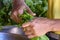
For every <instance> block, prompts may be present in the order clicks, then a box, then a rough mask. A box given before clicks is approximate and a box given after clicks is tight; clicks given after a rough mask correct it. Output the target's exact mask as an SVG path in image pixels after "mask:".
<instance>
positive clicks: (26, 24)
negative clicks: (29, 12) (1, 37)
mask: <svg viewBox="0 0 60 40" xmlns="http://www.w3.org/2000/svg"><path fill="white" fill-rule="evenodd" d="M30 24H31V22H27V23H24V24H23V25H22V27H23V28H24V27H27V26H29V25H30Z"/></svg>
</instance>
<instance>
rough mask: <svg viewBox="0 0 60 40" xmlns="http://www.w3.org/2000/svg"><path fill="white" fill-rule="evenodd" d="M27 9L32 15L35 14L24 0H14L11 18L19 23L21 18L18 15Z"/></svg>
mask: <svg viewBox="0 0 60 40" xmlns="http://www.w3.org/2000/svg"><path fill="white" fill-rule="evenodd" d="M25 9H26V11H27V12H28V13H29V14H31V15H32V16H34V15H35V14H34V13H33V12H32V11H31V10H30V8H29V7H28V6H27V5H26V4H25V2H24V0H13V7H12V13H11V19H13V20H14V21H15V22H17V23H19V22H20V21H21V18H19V17H18V15H22V14H23V12H24V10H25Z"/></svg>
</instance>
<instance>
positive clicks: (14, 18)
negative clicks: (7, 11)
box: [10, 11, 20, 23]
mask: <svg viewBox="0 0 60 40" xmlns="http://www.w3.org/2000/svg"><path fill="white" fill-rule="evenodd" d="M10 18H11V19H12V20H14V21H15V22H16V23H19V22H20V18H18V16H17V12H16V11H14V12H13V13H12V15H11V17H10Z"/></svg>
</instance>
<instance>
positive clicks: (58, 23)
mask: <svg viewBox="0 0 60 40" xmlns="http://www.w3.org/2000/svg"><path fill="white" fill-rule="evenodd" d="M53 21H54V23H53V24H52V25H51V27H52V31H60V20H58V19H56V20H53Z"/></svg>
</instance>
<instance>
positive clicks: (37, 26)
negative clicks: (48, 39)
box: [22, 18, 53, 38]
mask: <svg viewBox="0 0 60 40" xmlns="http://www.w3.org/2000/svg"><path fill="white" fill-rule="evenodd" d="M52 23H53V22H52V21H51V20H49V19H47V18H35V19H33V20H32V21H31V22H27V23H24V24H23V25H22V27H23V28H24V31H25V34H26V35H27V36H28V38H32V37H36V36H42V35H45V34H46V33H47V32H49V31H51V29H52V27H50V25H51V24H52Z"/></svg>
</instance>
